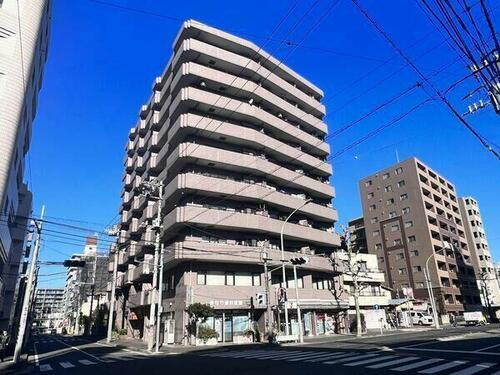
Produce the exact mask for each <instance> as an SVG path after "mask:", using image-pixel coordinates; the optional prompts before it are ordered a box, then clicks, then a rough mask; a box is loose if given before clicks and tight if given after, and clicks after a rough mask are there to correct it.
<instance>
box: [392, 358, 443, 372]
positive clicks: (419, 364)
mask: <svg viewBox="0 0 500 375" xmlns="http://www.w3.org/2000/svg"><path fill="white" fill-rule="evenodd" d="M441 361H442V359H441V358H431V359H426V360H425V361H420V362H417V363H412V364H411V365H406V366H401V367H396V368H393V369H391V370H392V371H407V370H413V369H415V368H419V367H424V366H427V365H431V364H433V363H436V362H441Z"/></svg>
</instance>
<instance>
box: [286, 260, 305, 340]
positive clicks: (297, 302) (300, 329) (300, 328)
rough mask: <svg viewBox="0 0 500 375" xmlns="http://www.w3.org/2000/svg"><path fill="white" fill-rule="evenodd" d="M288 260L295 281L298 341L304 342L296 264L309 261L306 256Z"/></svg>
mask: <svg viewBox="0 0 500 375" xmlns="http://www.w3.org/2000/svg"><path fill="white" fill-rule="evenodd" d="M290 262H291V263H292V264H293V278H294V281H295V303H296V304H297V323H298V325H299V341H300V343H303V342H304V332H303V331H302V317H301V315H300V303H299V285H298V284H299V283H298V279H297V265H301V264H306V263H307V262H309V258H308V257H300V258H292V259H290Z"/></svg>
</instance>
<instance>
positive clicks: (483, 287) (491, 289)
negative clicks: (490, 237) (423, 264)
mask: <svg viewBox="0 0 500 375" xmlns="http://www.w3.org/2000/svg"><path fill="white" fill-rule="evenodd" d="M459 204H460V213H461V214H462V220H463V222H464V227H465V234H466V237H467V243H468V245H469V249H470V252H471V259H472V265H473V266H474V270H475V272H476V276H477V283H478V288H479V290H480V291H481V303H482V304H483V306H485V307H488V302H489V304H491V305H492V306H498V307H500V287H499V284H498V279H497V275H496V272H495V267H494V264H493V258H492V257H491V252H490V248H489V245H488V241H487V239H486V232H485V229H484V225H483V219H482V218H481V213H480V211H479V205H478V203H477V201H476V200H475V199H474V198H473V197H462V198H460V199H459Z"/></svg>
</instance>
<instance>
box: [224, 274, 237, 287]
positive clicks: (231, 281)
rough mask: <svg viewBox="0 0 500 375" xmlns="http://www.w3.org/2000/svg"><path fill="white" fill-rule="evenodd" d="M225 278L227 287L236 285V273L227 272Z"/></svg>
mask: <svg viewBox="0 0 500 375" xmlns="http://www.w3.org/2000/svg"><path fill="white" fill-rule="evenodd" d="M225 277H226V280H225V285H234V278H235V274H234V272H226V273H225Z"/></svg>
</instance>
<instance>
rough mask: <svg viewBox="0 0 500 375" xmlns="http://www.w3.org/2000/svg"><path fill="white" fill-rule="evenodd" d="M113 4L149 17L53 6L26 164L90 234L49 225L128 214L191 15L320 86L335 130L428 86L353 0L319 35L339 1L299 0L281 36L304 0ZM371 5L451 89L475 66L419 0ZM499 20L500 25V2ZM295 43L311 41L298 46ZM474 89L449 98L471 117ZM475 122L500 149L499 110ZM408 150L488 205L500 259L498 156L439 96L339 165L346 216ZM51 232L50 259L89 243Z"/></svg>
mask: <svg viewBox="0 0 500 375" xmlns="http://www.w3.org/2000/svg"><path fill="white" fill-rule="evenodd" d="M106 1H108V0H106ZM109 2H110V3H113V4H119V5H120V6H126V7H131V8H135V9H140V10H142V11H143V12H133V11H127V10H124V9H120V8H118V7H112V6H108V5H105V4H103V3H101V2H99V1H92V0H74V1H54V7H53V24H52V36H51V43H50V52H49V59H48V62H47V65H46V71H45V77H44V82H43V89H42V91H41V93H40V101H39V108H38V114H37V117H36V120H35V124H34V130H33V140H32V145H31V150H30V157H29V160H30V163H29V164H31V165H30V168H27V170H29V169H31V173H29V172H27V174H26V178H27V180H29V181H30V184H31V186H32V189H33V191H34V193H35V197H34V198H35V201H34V213H35V214H36V215H37V214H39V212H40V206H41V204H42V203H43V204H45V205H46V214H47V215H48V217H49V218H50V219H52V220H54V221H58V222H64V223H66V224H68V225H75V226H81V227H85V228H88V229H89V231H88V232H85V231H76V230H70V229H69V228H64V227H61V226H56V225H47V229H51V230H60V231H65V232H70V231H71V232H72V233H73V234H78V235H80V236H85V235H87V234H90V233H91V231H90V230H99V231H100V230H102V229H103V228H104V227H105V226H106V225H107V224H109V223H111V222H113V221H116V215H117V212H118V206H119V202H120V191H121V178H122V175H123V157H124V145H125V142H126V138H127V134H128V130H129V128H130V127H131V126H133V125H134V124H135V122H136V120H137V116H138V111H139V108H140V106H141V105H142V104H143V103H145V101H146V100H147V99H148V98H149V96H150V94H151V85H152V82H153V80H154V78H155V77H156V76H158V75H159V74H160V73H161V72H162V71H163V68H164V66H165V64H166V62H167V60H168V58H169V56H170V54H171V51H172V41H173V39H174V37H175V35H176V34H177V31H178V30H179V27H180V24H181V22H180V20H183V19H190V18H193V19H196V20H198V21H201V22H204V23H207V24H209V25H212V26H214V27H218V28H221V29H223V30H227V31H230V32H233V33H235V34H238V35H240V36H242V37H245V38H248V39H250V40H252V41H254V42H255V43H257V44H258V45H261V46H264V49H266V50H267V51H268V52H270V53H271V54H273V55H275V56H276V57H278V58H280V59H282V60H284V62H285V64H287V65H288V66H290V67H291V68H292V69H294V70H296V71H297V72H299V73H300V74H302V75H303V76H304V77H306V78H307V79H309V80H310V81H312V82H313V83H315V84H316V85H317V86H319V87H321V88H322V89H323V90H324V92H325V104H326V106H327V113H328V115H327V117H326V122H327V124H328V126H329V131H330V133H333V132H335V130H337V129H339V128H341V127H342V126H343V125H345V124H347V123H349V121H352V120H355V119H357V118H358V117H360V116H362V115H363V114H364V113H365V112H367V111H369V110H370V109H371V108H373V107H374V106H376V105H378V104H380V103H382V102H384V101H386V100H388V99H390V98H392V97H394V96H395V95H397V94H398V93H400V92H402V91H404V90H405V89H407V88H408V87H409V86H411V85H413V84H415V83H416V82H417V81H418V78H417V76H416V75H415V73H413V72H412V71H411V70H410V69H409V68H408V67H406V66H405V64H404V62H403V60H401V58H399V57H398V56H396V55H395V52H394V51H393V50H392V49H391V47H390V46H388V45H387V44H386V42H384V41H383V40H382V39H381V38H380V36H379V35H378V34H376V33H375V31H374V30H373V29H372V27H371V26H370V25H369V24H367V23H366V21H365V20H364V19H363V18H362V16H361V15H360V14H359V13H358V12H357V11H356V10H355V8H354V7H353V5H352V3H351V1H349V0H340V1H339V3H338V4H337V5H336V6H335V7H334V8H333V10H332V11H331V13H330V14H329V16H328V17H326V18H325V19H324V20H323V22H321V23H320V24H319V25H318V27H317V28H316V29H315V30H314V31H312V32H311V33H308V30H309V29H311V27H312V25H314V24H315V23H316V22H317V21H318V20H319V19H320V18H321V17H322V15H323V14H324V12H325V11H326V10H327V9H328V7H329V6H330V4H332V2H331V1H329V0H319V1H318V2H317V4H316V6H315V7H314V8H313V9H312V11H311V12H310V13H309V14H308V16H307V17H306V18H305V19H302V17H301V16H302V15H303V14H304V13H305V12H306V11H307V10H308V9H309V8H310V7H311V6H312V5H313V4H315V1H313V0H302V1H299V2H298V5H297V6H296V7H295V8H294V11H293V12H292V13H291V15H290V17H289V18H288V19H287V20H286V22H284V23H283V25H282V27H281V28H280V29H279V30H278V31H277V32H276V33H275V34H274V35H273V38H272V40H269V36H270V34H271V32H272V30H273V29H274V28H275V26H276V25H277V24H278V22H279V21H280V20H281V19H282V18H283V15H284V14H285V13H286V12H287V10H288V9H290V7H291V6H292V4H295V0H287V1H284V0H280V1H259V0H254V1H253V2H252V3H251V5H252V8H247V5H248V4H249V3H248V2H242V1H234V0H233V1H215V2H214V1H212V2H207V1H198V0H191V1H183V2H175V3H174V2H158V1H153V0H142V1H137V0H135V1H132V0H130V1H126V0H109ZM361 3H362V4H363V5H364V6H365V7H366V8H367V9H368V10H369V11H370V13H371V14H372V15H373V16H374V17H375V18H376V19H377V20H378V22H379V23H380V25H381V26H382V27H383V28H384V29H385V30H386V31H387V33H388V34H389V35H391V36H392V37H393V38H394V40H395V41H396V42H397V43H398V44H399V45H400V46H401V47H402V48H403V50H404V51H405V52H406V53H407V54H408V55H409V56H411V58H412V59H413V60H414V61H415V63H416V64H417V65H418V66H419V67H420V68H421V69H422V71H424V73H425V74H426V75H427V76H429V77H431V80H432V81H433V82H434V83H435V85H436V86H438V87H439V88H446V87H448V86H449V85H451V84H452V83H454V82H456V81H457V80H459V79H461V78H462V77H463V76H464V75H466V74H467V71H466V68H465V67H464V64H463V62H461V61H460V60H459V59H458V58H457V55H456V54H455V52H454V51H453V50H451V49H450V48H449V47H448V46H447V44H446V43H444V42H443V37H442V35H441V34H439V33H438V32H437V31H436V29H434V27H433V26H432V25H431V24H430V23H429V21H428V19H427V18H426V17H425V16H424V15H423V13H422V12H421V10H420V9H419V8H418V7H417V5H416V1H414V0H400V1H391V2H380V1H375V0H363V1H361ZM173 4H175V5H173ZM492 4H493V3H492ZM494 16H495V19H497V20H498V19H500V7H499V8H497V9H494ZM294 25H295V26H294ZM290 31H292V32H291V33H290ZM283 40H286V41H292V42H293V43H295V44H296V43H299V42H300V41H302V40H303V42H302V44H301V45H300V46H299V47H297V48H296V47H293V46H290V45H288V44H287V43H282V42H280V41H283ZM293 43H292V44H293ZM442 68H443V71H442V72H440V73H439V74H437V73H436V71H438V70H440V69H442ZM473 88H475V85H474V82H473V81H472V80H469V81H466V82H465V84H463V85H460V86H458V88H457V89H456V90H454V91H452V93H451V96H450V98H451V100H452V102H453V103H454V104H455V105H456V106H457V108H459V109H460V111H461V112H462V111H465V108H466V104H467V103H466V102H464V101H461V100H460V98H461V97H462V96H463V95H465V94H466V93H467V92H468V91H470V90H471V89H473ZM426 98H427V96H426V94H425V93H424V92H423V90H422V89H415V90H413V91H412V92H411V93H410V94H408V95H405V96H404V97H403V98H401V99H400V100H398V101H397V102H395V103H394V104H392V105H391V106H389V107H387V108H385V109H384V110H381V111H379V112H377V115H376V116H373V117H370V118H368V119H366V120H365V121H363V122H361V123H359V124H357V125H356V126H354V127H353V128H351V129H349V130H348V131H345V132H343V133H342V134H340V135H338V136H336V137H333V138H332V139H331V140H330V142H331V146H332V151H333V153H335V152H336V151H338V150H342V149H343V148H344V147H346V146H348V145H350V144H352V143H353V142H354V141H355V140H357V139H359V138H360V137H362V136H363V135H365V134H366V133H368V132H370V131H371V130H373V129H376V128H377V127H379V126H381V125H383V124H385V123H387V122H389V121H390V120H391V119H393V118H394V117H396V116H398V115H400V114H402V113H404V112H405V111H407V110H408V109H409V108H411V107H413V106H414V105H415V104H417V103H419V102H421V101H422V100H425V99H426ZM468 120H469V121H470V123H471V124H472V125H473V126H474V127H475V128H476V129H477V130H478V131H480V132H481V133H482V134H483V135H484V136H485V137H486V138H488V139H489V140H492V141H493V142H495V141H496V143H497V144H499V143H500V121H499V117H498V116H496V115H494V114H493V112H492V110H491V108H490V109H487V110H483V111H482V112H478V113H477V114H475V115H473V116H470V117H469V118H468ZM396 150H397V153H398V154H399V158H400V159H401V160H403V159H405V158H408V157H411V156H416V157H418V158H420V159H422V160H423V161H424V162H425V163H427V164H429V165H430V166H432V167H433V168H434V169H435V170H436V171H438V172H439V173H441V174H442V175H444V176H445V177H446V178H448V179H449V180H451V181H453V182H454V183H455V184H456V186H457V190H458V193H459V195H473V196H475V197H476V198H477V199H478V201H479V203H480V207H481V210H482V215H483V220H484V223H485V225H486V230H487V233H488V236H489V241H490V247H491V249H492V253H493V256H494V257H495V258H496V259H500V220H498V212H499V211H500V201H499V199H498V192H499V188H498V186H500V168H499V166H500V164H499V162H498V161H497V160H495V159H494V157H493V156H492V155H491V154H489V153H488V152H486V151H485V150H484V149H483V148H482V147H481V146H480V145H479V143H478V142H477V141H476V140H475V139H474V138H473V137H472V136H471V135H470V133H468V132H467V131H466V130H465V129H464V128H463V126H461V125H460V124H459V123H458V122H457V120H455V119H454V118H453V117H452V116H451V115H450V114H449V113H448V112H447V111H446V110H445V109H444V108H443V106H442V105H441V104H440V103H438V102H433V103H430V104H428V105H426V106H424V107H423V108H422V109H420V110H418V111H416V112H414V113H412V114H411V115H409V116H408V117H406V118H404V119H403V120H402V121H400V122H398V123H397V124H395V125H394V126H391V127H390V128H388V129H387V130H385V131H383V132H381V133H380V134H379V135H377V136H376V137H373V138H370V139H369V140H368V141H366V142H364V143H362V144H360V145H359V146H358V147H355V148H353V149H352V150H349V151H348V152H346V153H344V154H342V155H341V156H339V157H338V158H335V159H334V160H333V168H334V175H333V177H332V183H333V184H334V185H335V187H336V190H337V197H336V199H335V201H334V203H335V206H336V207H337V209H338V211H339V216H340V222H341V223H345V222H346V221H347V220H349V219H350V218H353V217H356V216H359V215H360V214H361V208H360V201H359V192H358V188H357V181H358V180H359V179H360V178H362V177H363V176H366V175H368V174H370V173H373V172H374V171H376V170H378V169H381V168H384V167H386V166H388V165H390V164H392V163H395V162H396ZM47 233H48V235H46V236H45V241H44V247H43V248H42V253H41V259H42V260H63V259H65V258H67V257H68V255H70V254H72V253H75V252H78V251H80V250H81V248H82V246H83V238H81V239H78V238H77V237H71V239H63V238H60V237H55V236H54V233H53V232H52V233H49V232H47ZM57 241H58V242H57ZM61 242H66V243H61ZM105 248H106V246H105V245H104V244H103V245H102V250H105ZM63 271H64V269H62V268H61V267H55V266H51V267H43V268H42V271H41V274H44V275H50V276H44V277H42V278H41V280H43V281H42V282H41V283H40V284H39V285H40V286H43V287H47V286H63V285H64V275H63V274H58V275H52V274H57V273H59V272H63Z"/></svg>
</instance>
